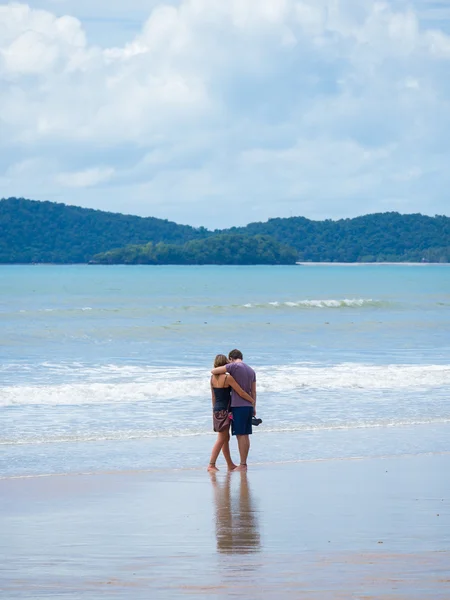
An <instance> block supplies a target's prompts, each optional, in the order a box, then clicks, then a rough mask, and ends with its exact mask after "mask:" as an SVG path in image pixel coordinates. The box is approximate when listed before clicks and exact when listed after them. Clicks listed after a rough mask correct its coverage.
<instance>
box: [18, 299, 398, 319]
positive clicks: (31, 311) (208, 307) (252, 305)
mask: <svg viewBox="0 0 450 600" xmlns="http://www.w3.org/2000/svg"><path fill="white" fill-rule="evenodd" d="M390 305H392V303H391V302H388V301H385V300H374V299H372V298H341V299H335V298H324V299H303V300H301V299H300V300H299V299H293V300H270V301H264V302H260V301H249V302H242V303H238V304H192V305H191V304H167V305H154V306H142V305H136V306H133V305H127V306H120V307H119V306H117V307H116V306H74V307H67V306H64V307H63V306H61V307H57V306H54V307H44V308H32V307H31V308H28V309H20V310H19V311H17V312H18V313H20V314H21V315H23V316H31V315H35V314H41V313H44V314H48V315H49V316H50V315H54V316H55V317H56V316H64V315H66V316H72V317H76V316H77V315H78V314H84V313H87V312H88V313H92V314H111V313H120V314H132V315H133V316H145V315H147V314H153V313H161V312H163V313H164V312H166V313H167V312H195V311H200V312H205V311H212V312H223V311H239V310H245V309H246V310H248V309H259V310H261V309H266V310H273V309H277V310H281V309H292V308H298V309H328V308H332V309H339V308H348V309H351V308H382V307H386V306H390ZM11 314H14V312H12V313H11Z"/></svg>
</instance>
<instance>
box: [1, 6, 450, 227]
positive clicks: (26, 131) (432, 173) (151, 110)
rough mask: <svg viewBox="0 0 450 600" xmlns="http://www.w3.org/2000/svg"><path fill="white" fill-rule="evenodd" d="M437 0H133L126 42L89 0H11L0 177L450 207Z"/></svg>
mask: <svg viewBox="0 0 450 600" xmlns="http://www.w3.org/2000/svg"><path fill="white" fill-rule="evenodd" d="M424 4H426V3H424V2H423V1H422V2H417V3H416V4H414V5H410V4H409V5H407V4H406V2H403V1H400V0H399V1H397V2H393V3H391V4H387V3H383V2H372V1H369V0H348V1H347V2H345V3H336V2H335V1H334V0H227V1H225V0H177V1H175V0H174V1H173V2H168V3H165V4H156V3H153V4H152V5H148V4H146V3H143V2H139V1H138V0H132V1H131V3H130V7H129V8H130V13H132V14H133V18H135V17H139V18H141V19H142V23H141V24H140V27H139V28H138V27H136V28H134V29H133V31H131V32H130V31H129V30H128V29H127V27H125V25H126V23H127V21H126V19H124V23H125V25H124V27H125V31H126V32H128V39H127V40H126V41H125V42H124V43H117V44H115V45H105V44H104V43H103V40H96V39H95V36H92V33H91V34H90V35H87V33H86V27H87V24H88V23H91V22H92V20H94V14H97V15H98V12H97V13H92V11H93V10H94V8H93V4H92V3H87V2H84V1H81V2H80V3H78V4H75V3H73V2H71V1H67V2H63V1H61V2H50V1H47V2H44V1H43V2H41V3H38V1H36V2H34V3H33V6H30V5H25V4H14V3H13V4H4V5H0V90H1V93H0V173H1V169H3V175H1V176H0V182H1V184H2V188H3V189H2V195H5V196H6V195H18V196H21V195H25V191H24V189H25V190H26V195H28V196H30V197H33V198H42V199H47V198H48V199H57V200H64V201H66V202H68V203H73V204H80V205H84V206H93V207H99V208H107V209H109V210H118V211H126V212H134V213H136V214H144V215H155V216H159V217H164V218H171V219H173V220H176V221H179V222H181V221H183V222H189V223H192V224H195V225H200V224H204V225H207V226H212V227H219V226H220V227H221V226H225V225H234V224H236V225H237V224H243V223H246V222H249V221H251V220H260V219H261V220H264V219H266V218H267V217H273V216H289V215H291V214H304V215H305V216H308V217H311V218H326V217H340V216H352V215H356V214H362V213H364V212H368V211H379V210H396V209H398V210H402V211H404V212H417V211H422V212H426V213H432V214H434V213H435V212H436V213H442V212H445V210H446V201H445V198H446V189H447V187H448V183H449V181H448V178H449V176H448V175H447V169H446V164H447V163H448V154H449V152H450V142H449V141H448V140H447V136H446V131H447V125H448V124H449V123H448V121H449V118H450V112H449V110H448V104H449V99H450V85H449V83H448V81H447V79H448V78H447V76H446V73H447V71H448V67H449V61H450V36H449V35H448V34H447V33H446V31H445V28H442V29H441V28H439V27H436V23H435V22H433V26H432V27H431V26H429V23H428V21H427V20H426V19H425V18H424V17H423V15H424V11H425V8H426V7H425V6H424ZM146 6H150V8H148V9H146V8H145V7H146ZM44 9H45V10H44ZM66 9H67V10H72V11H73V13H74V14H75V15H76V16H73V15H67V14H64V11H65V10H66ZM95 10H96V11H101V17H102V18H103V19H105V20H107V19H108V18H111V19H115V20H117V22H118V23H120V19H121V16H122V15H123V16H124V17H125V16H126V15H125V13H124V12H123V11H124V8H123V4H122V3H118V2H117V1H112V2H110V3H108V4H106V3H102V2H100V3H99V4H96V5H95ZM145 10H148V11H149V12H148V14H147V15H146V16H145V18H144V17H143V15H144V11H145ZM121 11H122V12H121ZM427 14H428V13H427ZM95 18H97V17H95ZM91 32H92V30H91ZM37 165H38V166H37ZM105 165H107V166H105ZM21 169H22V171H21ZM23 169H26V170H27V173H28V176H27V177H26V178H24V176H23ZM21 173H22V174H21ZM25 179H26V188H25Z"/></svg>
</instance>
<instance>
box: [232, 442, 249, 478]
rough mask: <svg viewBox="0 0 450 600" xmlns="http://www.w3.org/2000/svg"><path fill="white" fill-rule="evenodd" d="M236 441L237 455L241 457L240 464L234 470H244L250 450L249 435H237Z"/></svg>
mask: <svg viewBox="0 0 450 600" xmlns="http://www.w3.org/2000/svg"><path fill="white" fill-rule="evenodd" d="M236 437H237V442H238V448H239V456H240V458H241V464H240V465H239V467H236V469H235V471H246V470H247V457H248V453H249V450H250V436H248V435H238V436H236Z"/></svg>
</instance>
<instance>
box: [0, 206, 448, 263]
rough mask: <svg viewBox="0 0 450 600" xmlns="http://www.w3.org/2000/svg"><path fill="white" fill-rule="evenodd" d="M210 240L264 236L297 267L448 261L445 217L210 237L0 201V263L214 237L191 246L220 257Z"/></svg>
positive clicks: (377, 218) (273, 222) (275, 223)
mask: <svg viewBox="0 0 450 600" xmlns="http://www.w3.org/2000/svg"><path fill="white" fill-rule="evenodd" d="M218 234H241V235H244V236H248V237H252V238H254V237H255V236H264V240H265V242H264V243H265V244H266V248H269V246H270V244H269V240H268V236H270V237H271V238H273V239H274V240H276V241H278V242H280V243H281V244H284V245H288V246H291V247H292V248H294V249H295V250H296V252H297V253H298V260H301V261H318V262H320V261H335V262H358V261H421V260H428V261H431V262H450V218H449V217H444V216H436V217H427V216H423V215H420V214H414V215H400V214H399V213H394V212H390V213H380V214H372V215H366V216H364V217H357V218H354V219H340V220H338V221H331V220H328V219H327V220H325V221H310V220H309V219H306V218H303V217H291V218H286V219H281V218H279V219H270V220H269V221H267V222H265V223H251V224H250V225H247V226H246V227H240V228H232V229H228V230H223V231H215V232H211V231H208V230H206V229H205V228H203V227H200V228H194V227H190V226H187V225H178V224H176V223H173V222H170V221H167V220H163V219H156V218H153V217H148V218H143V217H136V216H130V215H122V214H116V213H109V212H103V211H99V210H92V209H87V208H80V207H75V206H66V205H64V204H55V203H52V202H36V201H31V200H24V199H17V198H9V199H6V200H1V201H0V263H32V262H42V263H45V262H53V263H77V262H88V261H90V260H92V258H93V257H94V255H96V254H100V253H104V252H108V251H110V250H113V249H115V248H124V247H126V246H130V245H134V246H137V245H147V244H148V243H149V242H152V244H153V245H155V244H158V243H160V242H162V243H164V244H167V245H171V246H173V245H178V246H183V245H186V243H187V242H190V241H192V240H202V239H205V238H210V237H211V236H214V237H215V238H216V237H217V240H216V242H215V243H214V244H210V245H206V246H205V245H202V244H201V245H199V246H196V247H195V249H196V252H200V251H202V252H203V251H204V252H210V249H211V248H212V247H214V248H216V250H217V252H218V253H220V252H222V250H223V248H224V246H222V247H221V246H220V244H221V243H222V245H223V244H225V243H226V241H225V240H226V238H224V237H222V238H220V237H219V235H218ZM234 239H235V240H236V239H240V238H234ZM252 243H253V242H252ZM252 243H250V242H249V244H248V248H251V247H252ZM267 244H269V245H267ZM260 245H261V244H260ZM255 247H256V246H255ZM186 248H191V247H190V246H187V247H186ZM160 249H161V246H160ZM135 251H136V252H137V255H138V254H139V251H137V250H136V249H135ZM171 251H172V250H171ZM271 251H272V250H271ZM189 252H191V250H190V249H189ZM163 260H165V259H163ZM289 260H290V259H289Z"/></svg>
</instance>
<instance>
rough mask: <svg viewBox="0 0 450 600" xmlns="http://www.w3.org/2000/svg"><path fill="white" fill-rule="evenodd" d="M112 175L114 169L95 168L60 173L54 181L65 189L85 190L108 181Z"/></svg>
mask: <svg viewBox="0 0 450 600" xmlns="http://www.w3.org/2000/svg"><path fill="white" fill-rule="evenodd" d="M113 175H114V169H111V168H109V167H96V168H93V169H86V170H84V171H77V172H74V173H60V174H59V175H58V176H57V178H56V180H57V182H58V183H60V184H61V185H63V186H65V187H72V188H86V187H92V186H95V185H98V184H99V183H104V182H106V181H109V180H110V179H111V177H112V176H113Z"/></svg>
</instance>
